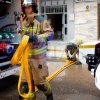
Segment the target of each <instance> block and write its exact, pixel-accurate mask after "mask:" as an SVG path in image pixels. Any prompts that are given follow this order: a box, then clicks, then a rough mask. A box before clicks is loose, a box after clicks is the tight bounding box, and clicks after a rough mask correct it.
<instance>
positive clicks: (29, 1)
mask: <svg viewBox="0 0 100 100" xmlns="http://www.w3.org/2000/svg"><path fill="white" fill-rule="evenodd" d="M27 6H32V8H33V12H34V13H38V6H37V3H36V2H35V0H23V2H22V11H23V13H24V14H25V10H24V9H25V7H27Z"/></svg>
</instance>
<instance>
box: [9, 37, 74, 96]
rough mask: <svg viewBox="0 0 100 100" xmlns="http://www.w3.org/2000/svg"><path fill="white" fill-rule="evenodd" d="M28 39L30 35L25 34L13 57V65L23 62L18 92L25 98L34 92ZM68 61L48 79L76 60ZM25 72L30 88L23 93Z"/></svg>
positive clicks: (49, 79)
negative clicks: (22, 83) (29, 62)
mask: <svg viewBox="0 0 100 100" xmlns="http://www.w3.org/2000/svg"><path fill="white" fill-rule="evenodd" d="M28 40H29V36H26V35H24V36H23V39H22V41H21V43H20V45H19V47H18V48H17V50H16V52H15V54H14V56H13V57H12V59H11V64H12V65H16V64H21V68H20V75H19V82H18V92H19V95H20V96H22V97H23V98H28V97H29V96H30V94H31V93H32V83H31V76H30V71H29V66H28V53H29V49H30V45H29V43H28ZM66 63H67V65H65V66H63V67H61V68H60V69H59V70H57V71H56V72H54V73H53V74H51V75H50V76H49V77H47V78H46V79H47V80H48V81H51V80H52V79H53V78H54V77H56V76H57V75H58V74H59V73H60V72H62V71H63V70H65V69H66V68H68V67H70V66H71V65H73V64H75V62H71V61H69V60H66ZM23 72H24V74H25V76H26V81H27V83H28V88H29V92H28V93H27V94H22V93H21V91H20V88H21V82H22V75H23ZM35 91H38V89H37V88H36V87H35Z"/></svg>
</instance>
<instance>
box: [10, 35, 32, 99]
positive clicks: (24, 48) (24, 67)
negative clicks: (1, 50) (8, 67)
mask: <svg viewBox="0 0 100 100" xmlns="http://www.w3.org/2000/svg"><path fill="white" fill-rule="evenodd" d="M28 40H29V36H26V35H24V36H23V39H22V42H21V43H20V45H19V47H18V49H17V50H16V52H15V54H14V56H13V57H12V59H11V64H12V65H16V64H19V63H21V68H20V75H19V82H18V92H19V95H20V96H22V97H23V98H28V97H30V95H31V93H32V83H31V77H30V71H29V66H28V54H29V50H30V44H29V43H28ZM20 60H21V61H20ZM23 71H24V73H25V76H26V81H27V83H28V88H29V92H28V93H27V94H26V95H24V94H22V93H21V91H20V90H21V89H20V88H21V82H22V74H23Z"/></svg>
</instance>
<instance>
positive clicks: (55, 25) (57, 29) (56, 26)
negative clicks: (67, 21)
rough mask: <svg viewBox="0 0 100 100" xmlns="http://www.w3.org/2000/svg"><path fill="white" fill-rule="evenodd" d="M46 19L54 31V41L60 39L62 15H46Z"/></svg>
mask: <svg viewBox="0 0 100 100" xmlns="http://www.w3.org/2000/svg"><path fill="white" fill-rule="evenodd" d="M47 19H51V27H52V29H53V30H54V33H55V34H54V40H63V39H62V14H47Z"/></svg>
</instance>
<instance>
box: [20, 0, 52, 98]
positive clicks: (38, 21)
mask: <svg viewBox="0 0 100 100" xmlns="http://www.w3.org/2000/svg"><path fill="white" fill-rule="evenodd" d="M22 11H23V14H22V17H21V29H22V30H21V35H22V36H23V35H28V36H29V37H30V39H29V43H30V52H29V58H28V60H29V69H30V74H31V78H32V80H31V81H32V86H33V91H32V93H31V95H30V96H29V97H28V98H27V99H22V98H21V97H19V99H22V100H36V93H35V86H36V87H37V88H38V89H39V90H41V91H42V92H43V93H44V95H45V96H46V98H47V100H53V94H52V91H51V87H50V84H49V82H48V81H47V80H46V77H47V76H48V67H47V63H46V51H47V47H46V43H47V42H48V41H50V40H52V39H53V37H54V32H53V30H52V28H51V27H50V25H49V24H48V22H47V20H45V19H44V18H43V17H42V16H39V15H37V13H38V9H37V3H36V2H35V1H34V0H23V3H22ZM22 91H23V93H27V92H28V85H27V82H26V79H25V75H24V74H23V79H22Z"/></svg>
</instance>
